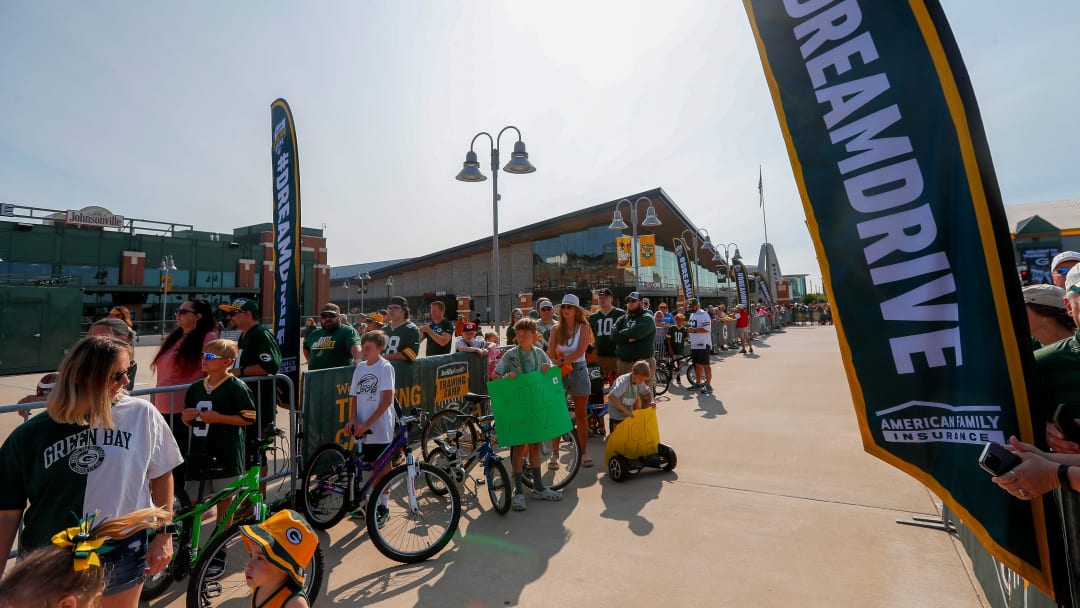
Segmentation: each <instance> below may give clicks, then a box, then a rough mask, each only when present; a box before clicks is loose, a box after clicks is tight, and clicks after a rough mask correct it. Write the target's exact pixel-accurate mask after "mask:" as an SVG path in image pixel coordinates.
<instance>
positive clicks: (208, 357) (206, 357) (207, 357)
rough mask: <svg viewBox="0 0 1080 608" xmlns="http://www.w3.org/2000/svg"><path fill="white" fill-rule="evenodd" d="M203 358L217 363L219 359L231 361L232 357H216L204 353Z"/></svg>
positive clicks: (212, 354)
mask: <svg viewBox="0 0 1080 608" xmlns="http://www.w3.org/2000/svg"><path fill="white" fill-rule="evenodd" d="M202 358H203V359H206V360H207V361H217V360H218V359H230V358H231V357H226V356H225V355H215V354H214V353H203V354H202Z"/></svg>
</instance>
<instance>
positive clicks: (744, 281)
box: [731, 258, 750, 310]
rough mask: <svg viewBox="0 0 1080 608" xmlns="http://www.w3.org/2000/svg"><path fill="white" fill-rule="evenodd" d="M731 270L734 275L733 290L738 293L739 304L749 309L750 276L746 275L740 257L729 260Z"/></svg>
mask: <svg viewBox="0 0 1080 608" xmlns="http://www.w3.org/2000/svg"><path fill="white" fill-rule="evenodd" d="M731 270H732V274H734V275H735V291H736V293H738V294H739V304H742V305H743V308H745V309H746V310H750V277H748V276H746V266H745V265H744V264H743V263H742V259H741V258H740V259H737V260H731Z"/></svg>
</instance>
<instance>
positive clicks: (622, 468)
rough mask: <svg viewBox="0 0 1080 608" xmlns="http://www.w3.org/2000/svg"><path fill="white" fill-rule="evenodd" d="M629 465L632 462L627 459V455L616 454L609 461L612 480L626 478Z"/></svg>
mask: <svg viewBox="0 0 1080 608" xmlns="http://www.w3.org/2000/svg"><path fill="white" fill-rule="evenodd" d="M629 466H630V464H629V463H628V462H627V461H626V458H625V457H623V456H621V455H619V454H616V455H614V456H612V457H611V458H609V459H608V461H607V472H608V475H610V476H611V479H612V481H622V480H624V479H626V476H627V474H628V471H627V469H628V468H629Z"/></svg>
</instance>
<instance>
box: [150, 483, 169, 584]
mask: <svg viewBox="0 0 1080 608" xmlns="http://www.w3.org/2000/svg"><path fill="white" fill-rule="evenodd" d="M150 499H151V501H152V502H153V503H154V505H156V506H158V507H161V508H162V509H165V510H167V511H172V505H173V477H172V472H169V473H166V474H164V475H162V476H161V477H156V478H154V479H151V480H150ZM172 554H173V546H172V534H156V535H154V540H152V541H150V547H149V548H148V549H147V550H146V563H147V566H148V568H147V573H148V574H151V575H153V574H157V573H159V572H161V571H162V570H164V569H165V566H167V565H169V560H171V559H172Z"/></svg>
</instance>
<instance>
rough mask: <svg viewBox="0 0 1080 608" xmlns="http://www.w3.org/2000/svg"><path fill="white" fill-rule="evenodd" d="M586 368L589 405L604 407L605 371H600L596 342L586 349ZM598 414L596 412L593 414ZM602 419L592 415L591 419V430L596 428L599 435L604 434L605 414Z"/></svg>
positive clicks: (601, 415)
mask: <svg viewBox="0 0 1080 608" xmlns="http://www.w3.org/2000/svg"><path fill="white" fill-rule="evenodd" d="M585 369H586V370H587V371H588V372H589V405H591V406H595V407H598V408H599V407H603V405H604V401H605V396H604V373H603V372H602V371H600V362H599V357H597V356H596V344H590V345H589V346H588V348H586V349H585ZM593 416H596V414H593ZM599 418H600V420H599V421H596V420H594V419H593V418H592V417H590V419H589V430H594V429H595V430H596V431H597V434H598V435H601V436H603V434H604V426H603V425H604V422H603V414H600V415H599Z"/></svg>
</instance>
